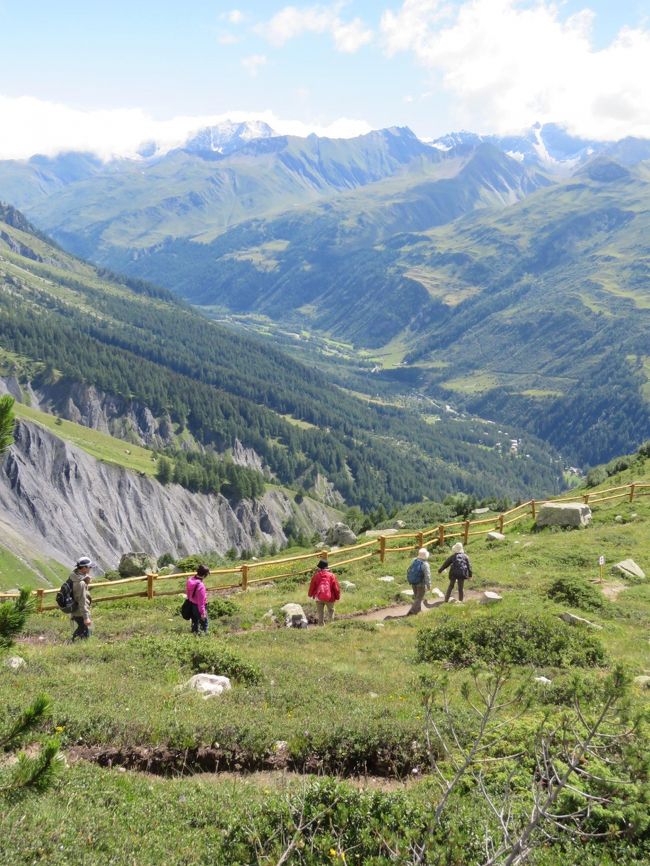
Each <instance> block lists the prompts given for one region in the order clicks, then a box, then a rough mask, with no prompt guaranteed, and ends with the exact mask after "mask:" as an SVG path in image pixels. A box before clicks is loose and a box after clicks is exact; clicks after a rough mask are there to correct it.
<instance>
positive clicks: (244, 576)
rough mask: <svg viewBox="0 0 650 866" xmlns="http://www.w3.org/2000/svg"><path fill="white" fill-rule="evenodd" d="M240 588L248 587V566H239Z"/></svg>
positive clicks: (245, 588)
mask: <svg viewBox="0 0 650 866" xmlns="http://www.w3.org/2000/svg"><path fill="white" fill-rule="evenodd" d="M241 588H242V589H243V590H244V591H246V590H247V589H248V566H247V565H242V567H241Z"/></svg>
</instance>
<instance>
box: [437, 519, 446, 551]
mask: <svg viewBox="0 0 650 866" xmlns="http://www.w3.org/2000/svg"><path fill="white" fill-rule="evenodd" d="M444 543H445V525H444V523H441V524H440V526H438V544H439V545H440V547H442V545H443V544H444Z"/></svg>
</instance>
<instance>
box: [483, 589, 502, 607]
mask: <svg viewBox="0 0 650 866" xmlns="http://www.w3.org/2000/svg"><path fill="white" fill-rule="evenodd" d="M500 601H503V596H502V595H499V593H498V592H492V591H491V590H489V589H486V590H485V592H484V593H483V597H482V598H481V604H498V603H499V602H500Z"/></svg>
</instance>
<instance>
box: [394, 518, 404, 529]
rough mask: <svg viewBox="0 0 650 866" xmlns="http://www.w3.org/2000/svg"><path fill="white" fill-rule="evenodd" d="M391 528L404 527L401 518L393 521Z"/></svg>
mask: <svg viewBox="0 0 650 866" xmlns="http://www.w3.org/2000/svg"><path fill="white" fill-rule="evenodd" d="M393 529H406V524H405V523H404V521H403V520H396V521H395V523H393Z"/></svg>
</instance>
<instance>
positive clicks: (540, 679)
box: [534, 677, 551, 686]
mask: <svg viewBox="0 0 650 866" xmlns="http://www.w3.org/2000/svg"><path fill="white" fill-rule="evenodd" d="M534 680H535V682H536V683H541V684H542V685H544V686H550V684H551V680H549V678H548V677H534Z"/></svg>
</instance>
